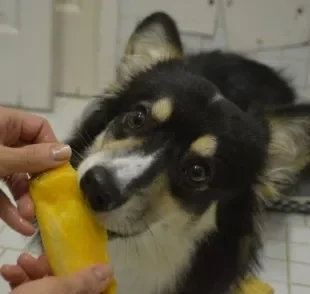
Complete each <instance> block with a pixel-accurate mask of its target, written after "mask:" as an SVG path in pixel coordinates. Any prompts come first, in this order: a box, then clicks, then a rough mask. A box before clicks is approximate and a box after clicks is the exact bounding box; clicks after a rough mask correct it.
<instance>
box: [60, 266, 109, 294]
mask: <svg viewBox="0 0 310 294" xmlns="http://www.w3.org/2000/svg"><path fill="white" fill-rule="evenodd" d="M112 276H113V270H112V268H111V267H110V266H109V265H97V266H92V267H89V268H86V269H84V270H82V271H80V272H79V273H77V274H75V275H73V276H70V277H68V278H66V279H64V280H63V283H62V286H61V289H59V291H58V292H57V293H58V294H75V293H80V294H99V293H102V292H103V291H104V290H105V289H106V287H107V286H108V285H109V284H110V282H111V278H112Z"/></svg>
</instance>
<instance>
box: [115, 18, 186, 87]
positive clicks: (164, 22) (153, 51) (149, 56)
mask: <svg viewBox="0 0 310 294" xmlns="http://www.w3.org/2000/svg"><path fill="white" fill-rule="evenodd" d="M182 55H183V47H182V43H181V38H180V34H179V31H178V28H177V25H176V24H175V22H174V20H173V19H172V18H171V17H170V16H169V15H167V14H166V13H164V12H155V13H153V14H151V15H149V16H148V17H146V18H144V19H143V20H142V21H141V22H140V23H139V24H138V25H137V27H136V29H135V31H134V32H133V33H132V35H131V37H130V38H129V40H128V43H127V46H126V48H125V52H124V56H123V59H122V61H121V64H120V66H119V69H118V80H119V82H121V81H122V80H124V79H125V80H126V79H128V78H130V77H131V76H132V75H134V74H135V73H137V72H139V71H141V70H144V69H147V68H148V67H150V66H152V65H153V64H156V63H157V62H159V61H162V60H167V59H172V58H179V57H182Z"/></svg>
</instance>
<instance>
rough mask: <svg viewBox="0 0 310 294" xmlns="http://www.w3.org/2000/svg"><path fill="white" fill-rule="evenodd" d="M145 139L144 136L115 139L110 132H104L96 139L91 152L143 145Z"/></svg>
mask: <svg viewBox="0 0 310 294" xmlns="http://www.w3.org/2000/svg"><path fill="white" fill-rule="evenodd" d="M143 142H144V140H143V139H142V138H135V137H130V138H127V139H123V140H115V139H114V138H113V137H112V136H111V135H110V134H106V132H102V133H101V134H100V135H99V136H98V137H97V138H96V140H95V142H94V144H93V147H92V148H91V152H96V151H100V150H103V149H105V150H111V149H114V150H117V149H130V148H134V147H138V146H141V145H142V144H143Z"/></svg>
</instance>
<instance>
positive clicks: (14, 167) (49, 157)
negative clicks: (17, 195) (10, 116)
mask: <svg viewBox="0 0 310 294" xmlns="http://www.w3.org/2000/svg"><path fill="white" fill-rule="evenodd" d="M70 156H71V149H70V147H69V146H67V145H63V144H55V143H54V144H51V143H45V144H33V145H28V146H24V147H20V148H10V147H6V146H1V148H0V162H1V166H0V177H3V176H7V175H12V174H14V173H39V172H42V171H44V170H47V169H50V168H53V167H56V166H58V165H61V164H64V163H65V162H67V161H68V160H69V159H70Z"/></svg>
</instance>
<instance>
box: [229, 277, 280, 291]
mask: <svg viewBox="0 0 310 294" xmlns="http://www.w3.org/2000/svg"><path fill="white" fill-rule="evenodd" d="M234 294H274V290H273V289H272V288H271V287H270V286H269V285H268V284H266V283H264V282H262V281H260V280H257V279H254V278H248V279H246V280H244V281H243V282H242V283H241V285H240V289H238V290H237V291H236V292H235V293H234Z"/></svg>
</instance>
